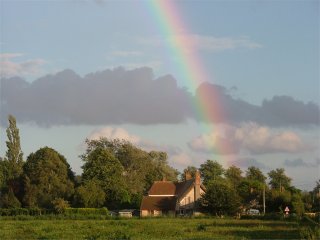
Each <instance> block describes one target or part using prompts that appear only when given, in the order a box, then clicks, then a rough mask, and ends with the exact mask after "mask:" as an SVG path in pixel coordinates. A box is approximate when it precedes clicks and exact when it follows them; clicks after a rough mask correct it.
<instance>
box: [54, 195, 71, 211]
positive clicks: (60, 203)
mask: <svg viewBox="0 0 320 240" xmlns="http://www.w3.org/2000/svg"><path fill="white" fill-rule="evenodd" d="M52 204H53V209H54V210H55V212H56V213H59V214H61V213H64V212H65V210H66V209H67V208H68V207H69V202H68V201H66V200H64V199H63V198H56V199H54V200H53V201H52Z"/></svg>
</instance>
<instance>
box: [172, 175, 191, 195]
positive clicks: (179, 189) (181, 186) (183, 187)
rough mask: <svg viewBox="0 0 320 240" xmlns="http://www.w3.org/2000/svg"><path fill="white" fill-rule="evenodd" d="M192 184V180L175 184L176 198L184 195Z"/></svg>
mask: <svg viewBox="0 0 320 240" xmlns="http://www.w3.org/2000/svg"><path fill="white" fill-rule="evenodd" d="M193 184H194V179H189V180H186V181H184V182H177V183H175V185H176V194H175V195H176V196H179V197H180V196H181V195H182V194H184V193H185V192H186V191H187V190H188V189H189V188H190V187H191V186H193Z"/></svg>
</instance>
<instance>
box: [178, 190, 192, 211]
mask: <svg viewBox="0 0 320 240" xmlns="http://www.w3.org/2000/svg"><path fill="white" fill-rule="evenodd" d="M193 207H194V188H191V189H190V190H189V192H187V193H186V194H185V195H184V196H183V197H182V198H181V199H180V201H179V206H178V208H179V209H180V208H184V209H190V208H193Z"/></svg>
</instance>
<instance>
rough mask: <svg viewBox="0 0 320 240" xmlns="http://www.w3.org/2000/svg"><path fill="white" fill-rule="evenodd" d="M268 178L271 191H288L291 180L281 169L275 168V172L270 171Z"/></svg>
mask: <svg viewBox="0 0 320 240" xmlns="http://www.w3.org/2000/svg"><path fill="white" fill-rule="evenodd" d="M268 176H269V178H270V182H269V184H270V186H271V188H272V189H279V190H280V191H284V190H285V189H289V187H290V185H291V178H289V177H287V176H286V175H285V173H284V169H283V168H277V169H276V170H272V171H270V172H269V173H268Z"/></svg>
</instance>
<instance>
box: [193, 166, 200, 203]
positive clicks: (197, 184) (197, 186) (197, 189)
mask: <svg viewBox="0 0 320 240" xmlns="http://www.w3.org/2000/svg"><path fill="white" fill-rule="evenodd" d="M200 185H201V177H200V172H199V170H197V171H196V176H195V179H194V200H195V201H197V200H198V199H199V198H200V197H201V196H200Z"/></svg>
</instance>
